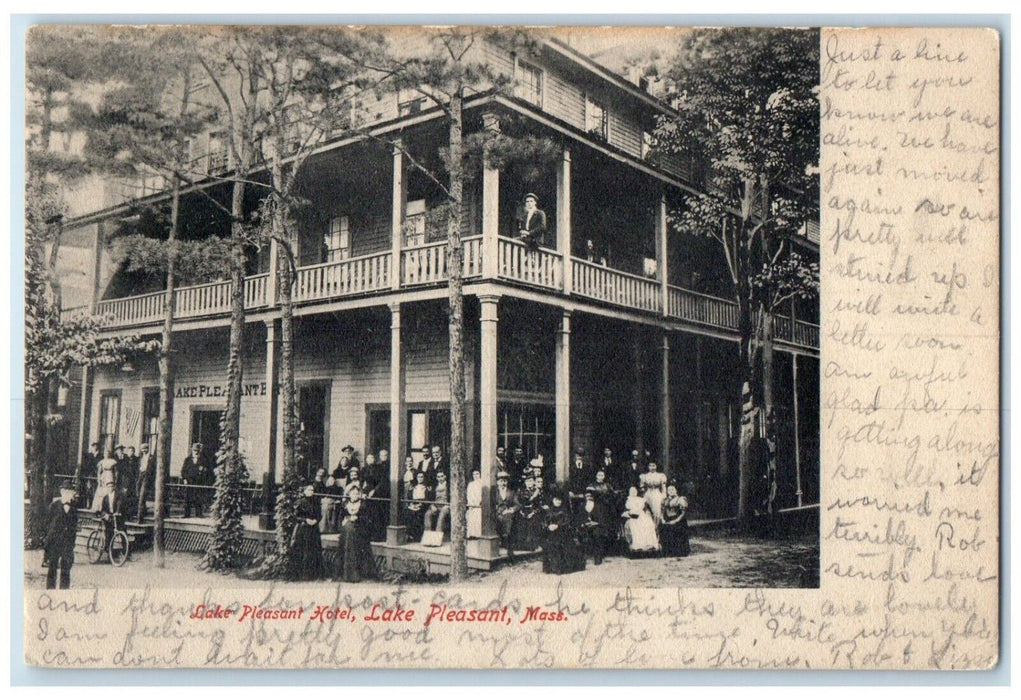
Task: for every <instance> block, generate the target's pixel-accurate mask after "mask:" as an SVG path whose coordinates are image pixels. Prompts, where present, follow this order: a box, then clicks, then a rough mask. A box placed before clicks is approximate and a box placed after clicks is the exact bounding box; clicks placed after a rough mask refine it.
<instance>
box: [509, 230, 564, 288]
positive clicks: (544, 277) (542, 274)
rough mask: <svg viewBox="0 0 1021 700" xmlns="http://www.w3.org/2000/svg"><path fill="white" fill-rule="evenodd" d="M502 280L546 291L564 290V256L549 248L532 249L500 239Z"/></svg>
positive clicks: (513, 241) (519, 243)
mask: <svg viewBox="0 0 1021 700" xmlns="http://www.w3.org/2000/svg"><path fill="white" fill-rule="evenodd" d="M498 250H499V268H498V274H499V275H500V277H501V278H503V279H506V280H512V281H514V282H524V283H525V284H533V285H535V286H537V287H545V288H546V289H563V283H562V282H561V270H563V267H564V264H563V260H562V256H561V255H560V254H559V253H557V252H555V251H552V250H549V249H547V248H538V249H530V248H528V247H527V246H526V245H525V244H524V243H521V242H519V241H515V240H512V239H510V238H500V240H499V243H498Z"/></svg>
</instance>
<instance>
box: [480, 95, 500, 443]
mask: <svg viewBox="0 0 1021 700" xmlns="http://www.w3.org/2000/svg"><path fill="white" fill-rule="evenodd" d="M482 121H483V124H484V126H483V128H485V129H486V130H488V131H499V130H500V121H499V119H498V118H497V116H496V115H495V114H484V115H483V116H482ZM499 235H500V171H499V170H497V169H496V168H492V167H490V166H489V164H488V163H485V162H483V164H482V277H483V278H485V279H495V278H496V276H497V272H498V271H499V269H500V267H499V264H498V256H499V255H500V244H499V240H498V238H499ZM494 322H495V319H494ZM482 454H483V458H486V457H487V455H486V453H485V451H483V453H482ZM488 457H492V454H490V455H488Z"/></svg>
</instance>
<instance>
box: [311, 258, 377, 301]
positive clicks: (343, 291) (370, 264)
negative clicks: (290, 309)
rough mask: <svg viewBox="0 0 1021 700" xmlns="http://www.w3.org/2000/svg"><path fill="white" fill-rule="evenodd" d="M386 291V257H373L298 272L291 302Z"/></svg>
mask: <svg viewBox="0 0 1021 700" xmlns="http://www.w3.org/2000/svg"><path fill="white" fill-rule="evenodd" d="M389 288H390V253H389V252H387V253H373V254H371V255H362V256H360V257H357V258H349V259H347V260H338V261H335V262H329V263H323V264H321V265H313V266H311V267H303V268H301V269H299V270H298V278H297V280H296V281H295V284H294V295H293V299H294V301H296V302H303V301H316V300H320V299H333V298H336V297H341V296H354V295H357V294H368V293H370V292H377V291H379V290H381V289H389Z"/></svg>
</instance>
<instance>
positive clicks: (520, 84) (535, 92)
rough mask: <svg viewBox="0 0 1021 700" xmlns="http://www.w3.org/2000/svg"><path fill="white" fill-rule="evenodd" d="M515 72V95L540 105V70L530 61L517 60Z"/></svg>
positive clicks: (537, 105)
mask: <svg viewBox="0 0 1021 700" xmlns="http://www.w3.org/2000/svg"><path fill="white" fill-rule="evenodd" d="M515 73H516V75H515V76H514V78H515V79H516V80H517V91H516V93H517V96H518V97H520V98H521V99H523V100H525V101H526V102H531V103H532V104H533V105H535V106H536V107H542V70H540V69H539V68H536V67H535V66H533V65H532V64H530V63H525V62H524V61H518V63H517V70H516V71H515Z"/></svg>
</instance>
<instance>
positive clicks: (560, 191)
mask: <svg viewBox="0 0 1021 700" xmlns="http://www.w3.org/2000/svg"><path fill="white" fill-rule="evenodd" d="M557 252H558V253H560V259H561V260H562V261H563V275H562V276H563V280H564V294H570V293H571V285H572V283H573V281H574V280H573V274H572V270H573V266H572V265H571V151H570V150H569V149H566V148H565V149H564V154H563V157H562V158H561V159H560V163H559V164H558V166H557ZM568 456H570V455H568Z"/></svg>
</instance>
